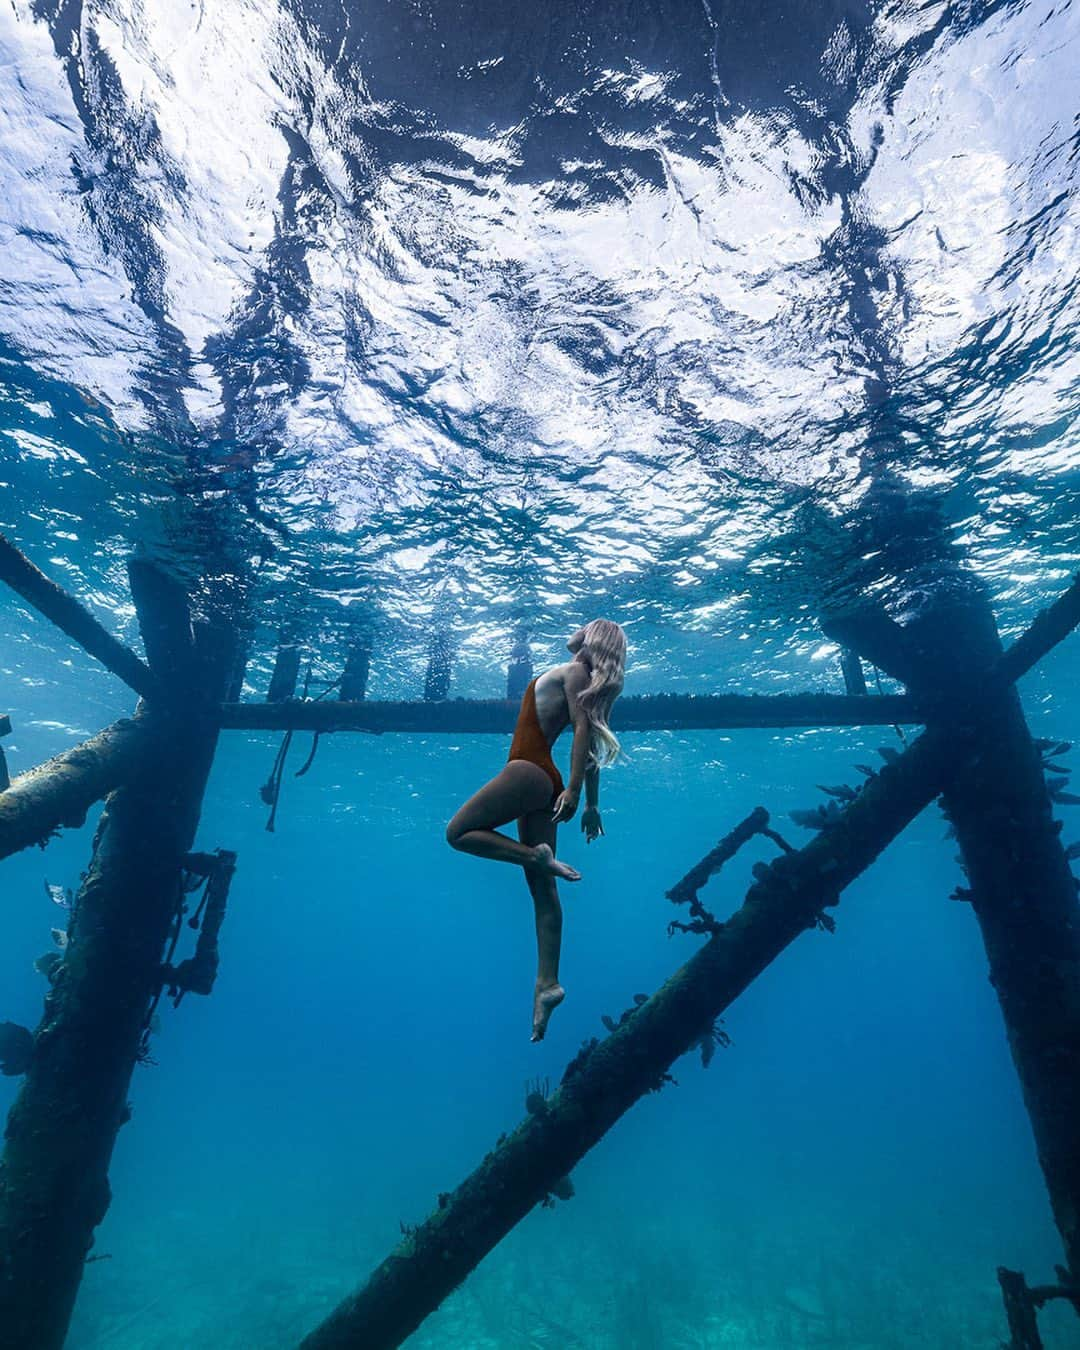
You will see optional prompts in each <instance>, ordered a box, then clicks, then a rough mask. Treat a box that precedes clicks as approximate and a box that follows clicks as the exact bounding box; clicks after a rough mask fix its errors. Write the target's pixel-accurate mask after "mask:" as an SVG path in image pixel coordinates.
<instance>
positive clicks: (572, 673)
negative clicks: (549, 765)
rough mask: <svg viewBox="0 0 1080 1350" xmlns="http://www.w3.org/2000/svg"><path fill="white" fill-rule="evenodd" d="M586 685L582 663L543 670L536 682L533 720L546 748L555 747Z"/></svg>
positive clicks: (571, 663) (585, 675)
mask: <svg viewBox="0 0 1080 1350" xmlns="http://www.w3.org/2000/svg"><path fill="white" fill-rule="evenodd" d="M588 683H589V670H588V668H587V667H586V666H585V664H584V663H583V662H581V661H567V662H565V663H564V664H563V665H561V666H552V668H551V669H550V670H545V671H544V673H543V675H541V676H539V677H538V678H537V681H536V690H535V693H536V716H537V720H538V721H539V723H540V730H541V731H542V732H543V733H544V738H545V739H546V740H547V743H548V745H549V746H552V745H554V744H555V742H556V741H557V740H558V739H559V737H560V736H561V735H562V733H563V732H564V731H565V730H566V728H567V727H568V726H569V725H570V723H571V721H572V720H573V718H572V715H571V711H570V705H571V700H572V699H573V700H576V699H577V696H578V695H579V694H580V693H581V691H582V690H583V689H584V688H586V686H587V685H588Z"/></svg>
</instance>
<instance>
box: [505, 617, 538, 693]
mask: <svg viewBox="0 0 1080 1350" xmlns="http://www.w3.org/2000/svg"><path fill="white" fill-rule="evenodd" d="M532 677H533V661H532V648H531V647H530V646H529V632H528V629H526V628H519V629H518V630H517V632H516V633H515V634H514V642H513V646H512V647H511V648H510V664H509V665H508V666H507V668H506V697H507V698H508V699H510V700H511V702H513V703H516V702H518V700H519V699H520V698H521V697H522V696H523V695H524V693H525V690H526V689H527V688H528V685H529V681H530V680H531V679H532Z"/></svg>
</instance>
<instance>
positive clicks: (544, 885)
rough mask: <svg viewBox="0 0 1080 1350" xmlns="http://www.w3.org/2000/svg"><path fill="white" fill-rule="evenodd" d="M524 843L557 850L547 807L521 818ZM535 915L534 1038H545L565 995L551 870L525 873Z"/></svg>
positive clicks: (559, 921) (559, 912) (559, 920)
mask: <svg viewBox="0 0 1080 1350" xmlns="http://www.w3.org/2000/svg"><path fill="white" fill-rule="evenodd" d="M518 834H519V835H520V836H521V842H522V843H523V844H526V845H530V846H531V847H533V848H546V849H547V850H548V851H549V852H550V853H551V854H552V855H554V853H555V834H556V826H555V824H554V823H553V821H552V819H551V812H550V811H549V810H547V809H546V808H545V809H544V810H542V811H533V812H531V813H530V814H529V815H527V816H523V817H522V818H521V819H520V820H519V821H518ZM525 879H526V881H527V882H528V883H529V891H530V892H531V894H532V898H533V910H534V913H535V915H536V985H535V987H534V989H533V1029H532V1039H533V1040H534V1041H542V1040H543V1039H544V1033H545V1032H546V1031H547V1024H548V1021H549V1019H550V1017H551V1014H552V1013H553V1012H554V1011H555V1009H556V1008H557V1007H558V1006H559V1004H560V1003H561V1002H562V1001H563V999H564V998H565V997H566V992H565V990H564V989H563V987H562V985H561V984H560V983H559V954H560V952H561V951H562V905H561V904H560V903H559V892H558V889H557V888H556V884H555V876H554V875H553V874H552V873H551V872H538V871H535V870H529V871H527V872H526V873H525Z"/></svg>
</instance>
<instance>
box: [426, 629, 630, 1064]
mask: <svg viewBox="0 0 1080 1350" xmlns="http://www.w3.org/2000/svg"><path fill="white" fill-rule="evenodd" d="M566 645H567V647H568V648H569V650H570V651H571V652H573V654H574V659H573V660H572V661H569V662H567V663H566V664H565V665H561V666H553V667H552V668H551V670H547V671H545V672H544V673H543V674H542V675H539V676H537V678H536V679H535V680H533V681H532V682H531V683H530V685H529V687H528V688H527V689H526V690H525V697H524V698H523V699H522V700H521V711H520V712H519V713H518V720H517V727H516V729H515V731H514V739H513V741H512V743H511V745H510V756H509V759H508V760H507V762H506V765H505V767H504V768H503V770H502V772H501V773H500V774H499V775H498V776H497V777H496V778H493V779H492V780H491V782H490V783H485V784H484V786H483V787H482V788H481V789H480V791H479V792H477V793H476V794H475V796H472V797H470V798H469V800H468V801H467V802H466V803H465V805H464V806H462V807H461V809H460V810H459V811H458V812H457V814H456V815H455V816H454V818H453V820H451V822H450V824H449V825H448V826H447V827H446V838H447V842H448V843H449V844H450V845H451V846H452V847H453V848H456V849H460V850H461V852H462V853H475V854H476V856H477V857H478V858H493V859H494V860H495V861H496V862H508V863H516V864H517V866H519V867H521V868H523V869H524V872H525V880H526V881H527V882H528V886H529V890H530V892H531V893H532V898H533V908H534V910H535V913H536V952H537V971H536V987H535V989H534V991H533V1022H532V1039H533V1040H534V1041H542V1040H543V1039H544V1033H545V1032H546V1031H547V1024H548V1019H549V1018H550V1017H551V1014H552V1013H553V1012H554V1011H555V1009H556V1008H557V1007H558V1006H559V1004H560V1003H561V1002H562V1001H563V999H564V998H565V997H566V994H565V991H564V989H563V987H562V985H561V984H560V983H559V951H560V948H561V946H562V907H561V905H560V904H559V893H558V891H557V889H556V885H555V882H556V878H557V877H561V878H562V879H563V880H564V881H580V880H581V873H580V872H576V871H575V870H574V869H573V868H572V867H570V866H568V865H567V864H566V863H564V862H560V861H559V860H558V858H556V856H555V837H556V833H557V830H558V826H559V824H560V823H561V822H562V821H564V820H570V819H571V818H572V817H573V815H574V813H575V812H576V811H577V808H578V800H579V798H580V796H581V788H582V784H584V786H585V811H584V813H583V814H582V817H581V828H582V830H583V831H584V832H585V839H586V841H587V842H588V843H590V844H591V843H592V841H593V840H594V839H596V838H597V837H598V836H600V835H602V834H603V833H604V827H603V825H602V824H601V821H600V808H599V803H600V769H601V768H602V767H603V766H605V765H607V764H611V763H613V762H614V761H615V760H616V759H617V758H618V755H619V742H618V741H617V740H616V739H615V737H614V735H613V734H612V732H611V728H610V727H609V726H608V717H609V715H610V713H611V705H612V704H613V703H614V702H615V700H616V699H617V698H618V696H619V694H620V693H621V692H622V687H623V674H624V671H625V669H626V634H625V633H624V632H623V630H622V629H621V628H620V627H619V625H618V624H617V623H612V622H611V621H610V620H609V619H594V620H593V621H592V623H588V624H586V625H585V627H584V628H580V629H579V630H578V631H577V632H576V633H575V634H574V636H573V637H572V638H571V639H570V641H569V642H568V643H567V644H566ZM571 723H573V726H574V740H573V744H572V746H571V748H570V782H569V784H568V785H567V786H564V785H563V780H562V776H561V774H560V773H559V770H558V769H557V768H556V767H555V762H554V760H553V759H552V758H551V747H552V746H553V745H554V744H555V742H556V741H557V740H558V738H559V736H560V735H561V734H562V732H563V731H564V729H565V728H566V727H567V726H569V725H570V724H571ZM511 820H516V821H517V828H518V839H519V840H520V842H518V841H516V840H513V839H511V838H509V836H507V835H505V834H500V833H499V831H498V827H499V826H500V825H506V824H508V823H509V822H510V821H511Z"/></svg>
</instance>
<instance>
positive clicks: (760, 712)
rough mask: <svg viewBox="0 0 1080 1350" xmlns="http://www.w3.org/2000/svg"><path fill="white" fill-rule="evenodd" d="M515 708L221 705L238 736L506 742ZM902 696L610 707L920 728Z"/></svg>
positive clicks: (618, 719) (722, 721)
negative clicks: (487, 737) (347, 734)
mask: <svg viewBox="0 0 1080 1350" xmlns="http://www.w3.org/2000/svg"><path fill="white" fill-rule="evenodd" d="M517 713H518V704H517V703H515V702H513V701H511V700H508V699H464V698H461V699H457V698H455V699H446V700H444V701H442V702H437V703H423V702H415V703H380V702H374V701H365V702H362V703H333V702H329V701H327V700H325V699H322V700H318V701H316V700H310V701H306V702H305V701H303V700H299V699H290V700H288V701H286V702H284V703H226V704H223V705H222V708H221V714H220V716H221V722H220V725H221V726H222V728H223V729H232V730H239V731H324V732H325V731H366V732H369V733H372V734H374V735H382V734H383V733H385V732H412V733H416V734H447V735H455V736H461V735H475V734H481V735H482V734H496V733H502V734H509V733H510V732H512V731H513V729H514V722H515V719H516V718H517ZM921 720H922V719H921V718H920V716H919V713H918V710H917V708H916V705H915V702H914V700H912V699H910V698H908V697H907V696H906V695H903V694H881V695H867V696H865V697H858V696H850V695H847V694H817V693H809V694H639V695H630V696H629V697H626V698H621V699H620V700H619V701H618V703H616V704H615V708H614V710H613V712H612V718H611V723H612V726H613V728H614V729H615V730H616V731H619V732H627V731H713V730H716V731H722V730H735V729H736V728H749V727H761V728H770V727H821V726H824V727H856V726H892V725H895V724H898V723H903V724H911V723H917V722H920V721H921Z"/></svg>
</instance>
